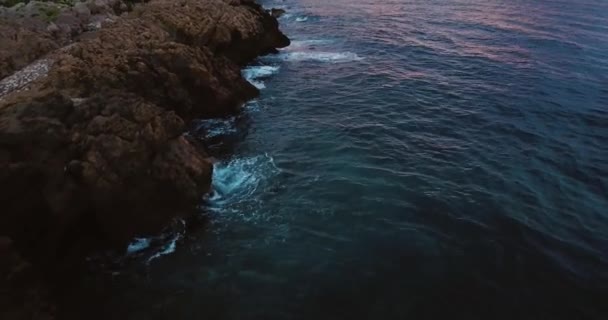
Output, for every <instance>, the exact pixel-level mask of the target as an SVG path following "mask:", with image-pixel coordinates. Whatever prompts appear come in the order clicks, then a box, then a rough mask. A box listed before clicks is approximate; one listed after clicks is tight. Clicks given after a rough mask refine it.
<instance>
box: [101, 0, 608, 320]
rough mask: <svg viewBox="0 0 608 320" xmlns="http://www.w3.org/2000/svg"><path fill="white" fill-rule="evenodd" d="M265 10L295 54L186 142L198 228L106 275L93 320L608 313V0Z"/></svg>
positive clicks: (272, 62) (256, 78)
mask: <svg viewBox="0 0 608 320" xmlns="http://www.w3.org/2000/svg"><path fill="white" fill-rule="evenodd" d="M266 5H267V6H281V7H284V8H286V9H287V12H288V15H286V16H284V17H283V18H281V24H282V28H283V30H284V31H285V32H286V33H287V34H288V35H289V36H290V37H291V38H292V39H293V40H294V41H293V45H292V46H291V47H290V48H287V49H285V50H284V51H282V52H281V53H280V54H279V55H278V56H274V57H266V58H263V59H260V60H259V61H258V62H257V63H256V64H255V65H254V66H252V67H250V68H248V69H247V70H245V71H244V73H245V75H246V76H247V77H248V78H249V79H250V80H251V81H252V82H254V83H255V84H256V85H257V86H258V87H260V88H262V95H261V97H260V98H259V99H258V100H256V101H253V102H251V103H249V104H248V105H247V106H246V108H245V111H244V113H243V114H242V115H241V116H239V117H236V118H232V119H227V120H225V121H206V122H201V123H200V128H199V130H198V131H197V132H195V133H194V134H197V135H198V136H200V137H201V139H203V140H204V141H205V142H206V143H207V144H208V145H209V146H210V150H211V151H212V153H213V154H214V155H215V156H216V157H217V158H218V159H219V162H218V164H217V165H216V171H215V182H214V184H215V193H214V195H212V196H211V197H210V198H209V199H207V200H206V201H205V203H204V204H203V206H202V209H201V210H202V211H203V212H204V213H205V214H208V215H209V217H210V224H209V225H206V226H205V227H204V228H202V229H204V230H202V229H201V228H198V229H197V228H195V229H194V230H193V231H190V232H186V233H185V234H180V235H178V236H176V237H175V239H174V240H176V241H173V242H171V241H169V242H168V244H167V245H165V247H164V248H163V250H162V251H159V252H156V255H153V256H150V255H148V256H143V257H142V258H141V261H139V262H138V263H136V265H137V266H134V267H130V269H128V270H123V271H121V273H120V274H117V275H116V276H115V280H114V283H113V284H112V286H111V288H112V290H113V291H112V293H111V294H110V295H109V296H108V297H106V299H105V300H104V303H105V304H106V307H105V310H107V311H105V313H107V314H108V315H109V316H110V317H112V318H116V319H118V318H120V319H127V318H129V319H264V320H267V319H608V141H607V140H608V2H606V1H602V0H586V1H565V0H563V1H560V0H538V1H532V0H528V1H523V0H511V1H506V0H504V1H501V0H428V1H426V0H417V1H413V0H325V1H321V0H285V1H284V2H283V1H266ZM173 244H174V245H175V247H173V246H172V245H173ZM135 249H137V248H134V250H135ZM163 253H166V254H164V255H163ZM134 254H135V255H137V254H139V253H134ZM150 258H152V259H150ZM148 260H149V261H148Z"/></svg>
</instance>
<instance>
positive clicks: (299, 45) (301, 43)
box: [284, 39, 334, 51]
mask: <svg viewBox="0 0 608 320" xmlns="http://www.w3.org/2000/svg"><path fill="white" fill-rule="evenodd" d="M333 42H334V41H333V40H328V39H307V40H292V41H291V44H290V45H289V47H287V48H286V49H284V51H302V50H312V49H314V47H316V46H322V45H327V44H331V43H333Z"/></svg>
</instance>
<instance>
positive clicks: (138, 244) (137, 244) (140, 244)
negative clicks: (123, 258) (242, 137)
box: [127, 238, 150, 255]
mask: <svg viewBox="0 0 608 320" xmlns="http://www.w3.org/2000/svg"><path fill="white" fill-rule="evenodd" d="M149 247H150V239H149V238H135V239H134V240H133V242H131V243H129V246H128V247H127V254H128V255H129V254H133V253H136V252H140V251H142V250H145V249H147V248H149Z"/></svg>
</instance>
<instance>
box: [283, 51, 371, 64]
mask: <svg viewBox="0 0 608 320" xmlns="http://www.w3.org/2000/svg"><path fill="white" fill-rule="evenodd" d="M276 58H278V59H281V60H284V61H294V62H299V61H318V62H331V63H340V62H351V61H361V60H363V58H362V57H360V56H358V55H357V54H356V53H353V52H318V51H295V52H282V53H280V54H279V55H277V56H276Z"/></svg>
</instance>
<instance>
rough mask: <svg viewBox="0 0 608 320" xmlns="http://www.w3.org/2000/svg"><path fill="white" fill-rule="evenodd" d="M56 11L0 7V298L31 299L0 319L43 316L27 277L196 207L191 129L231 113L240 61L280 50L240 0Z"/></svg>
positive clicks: (86, 5) (199, 159)
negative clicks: (196, 122) (22, 13)
mask: <svg viewBox="0 0 608 320" xmlns="http://www.w3.org/2000/svg"><path fill="white" fill-rule="evenodd" d="M4 3H6V1H3V2H2V4H4ZM18 5H19V4H18ZM28 5H29V4H21V7H22V8H25V7H26V6H28ZM11 8H12V9H11ZM58 8H60V10H58V11H57V12H56V13H54V14H53V15H52V17H51V18H53V19H50V18H49V17H48V16H47V17H46V18H48V19H46V20H41V19H40V18H39V17H40V16H39V15H38V16H34V17H32V16H26V17H17V16H14V12H16V11H17V10H13V9H14V6H12V7H10V8H9V9H10V10H12V11H10V10H9V9H6V8H5V9H4V11H0V12H2V14H0V79H3V80H0V166H1V167H2V170H0V189H1V190H0V205H2V211H1V212H0V261H2V263H0V298H3V297H4V296H6V295H12V296H15V295H19V292H21V293H22V294H21V296H20V297H19V298H18V300H19V301H32V300H35V301H38V302H36V303H35V304H36V307H24V306H23V305H21V307H20V308H12V309H11V308H10V305H9V306H3V305H2V304H0V318H2V319H22V318H28V319H31V318H44V317H46V316H48V317H50V318H52V317H53V311H52V308H51V307H48V306H47V304H46V302H44V301H46V299H44V298H40V297H39V295H40V294H41V293H40V292H42V291H43V290H41V289H40V288H39V286H40V284H39V283H38V282H37V281H34V280H33V279H34V278H36V277H37V276H34V275H38V274H41V273H40V269H44V272H42V276H43V277H44V276H48V274H52V269H53V266H57V265H62V264H64V263H65V261H72V260H78V259H79V258H81V257H83V256H84V254H86V253H87V252H90V251H91V250H101V249H107V248H115V249H118V250H120V249H121V248H122V249H124V248H125V247H126V244H127V243H128V241H129V240H130V239H132V238H133V237H134V236H137V235H145V234H154V233H155V232H159V231H160V230H161V229H162V228H163V227H164V226H166V225H167V224H168V223H169V222H170V221H171V220H172V219H174V218H176V217H188V216H190V215H192V214H193V213H195V212H196V207H197V205H198V204H199V203H200V200H201V197H202V196H203V195H204V194H205V193H207V192H209V190H210V186H211V176H212V169H213V167H212V163H211V161H210V159H209V157H208V155H207V154H206V153H205V151H204V147H203V146H201V145H199V144H198V142H197V141H195V140H193V139H191V138H189V136H188V135H187V134H185V133H186V132H187V131H188V129H189V124H190V122H191V121H192V120H193V119H196V118H213V117H223V116H228V115H231V114H234V113H237V112H239V108H240V107H241V106H242V104H243V103H244V102H245V101H247V100H249V99H251V98H254V97H255V96H256V95H258V93H259V92H258V90H257V89H256V88H255V87H254V86H253V85H251V84H250V83H249V82H247V81H246V80H245V79H244V78H243V77H242V76H241V67H243V66H244V65H246V64H247V63H249V62H251V61H252V60H253V59H255V58H256V57H258V56H260V55H264V54H270V53H274V52H276V50H277V48H281V47H285V46H287V45H289V39H288V38H287V37H286V36H285V35H284V34H282V33H281V31H280V30H279V28H278V22H277V20H276V18H275V17H274V16H273V15H271V14H270V13H269V12H267V11H265V10H264V9H263V8H262V7H261V6H260V5H258V4H257V3H255V2H254V1H253V0H152V1H150V2H148V3H146V4H141V5H135V4H134V3H132V2H124V1H112V0H94V1H88V2H79V3H69V4H65V3H63V2H61V3H60V6H58ZM9 11H10V12H9ZM7 12H8V13H7ZM53 12H55V11H53ZM71 18H74V19H71ZM32 19H33V20H32ZM31 21H37V23H31ZM32 288H34V289H32ZM24 292H25V293H24ZM32 292H33V293H32ZM24 295H25V296H26V297H25V298H24ZM32 295H33V296H32ZM3 300H4V301H5V302H7V301H11V299H9V298H6V299H3ZM13 300H14V299H13ZM41 301H42V302H41ZM43 302H44V303H43ZM7 303H8V302H7ZM48 305H49V306H50V305H52V303H51V304H48ZM41 306H42V307H41ZM2 310H9V311H6V312H4V313H3V311H2ZM10 310H12V311H10ZM41 310H42V311H41Z"/></svg>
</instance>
